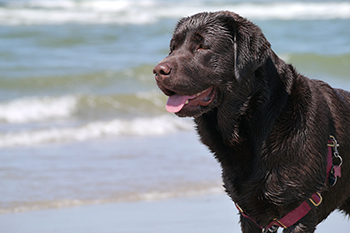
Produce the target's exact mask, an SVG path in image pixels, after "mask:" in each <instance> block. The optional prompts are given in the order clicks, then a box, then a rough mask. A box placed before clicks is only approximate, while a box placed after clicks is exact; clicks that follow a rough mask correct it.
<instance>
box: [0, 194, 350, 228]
mask: <svg viewBox="0 0 350 233" xmlns="http://www.w3.org/2000/svg"><path fill="white" fill-rule="evenodd" d="M349 227H350V222H349V221H348V219H344V216H343V215H342V214H340V213H339V212H335V213H333V214H332V215H330V216H329V218H328V219H327V220H326V221H325V222H323V223H321V224H320V225H319V226H318V227H317V230H316V232H317V233H329V232H331V231H332V232H339V233H341V232H348V231H349ZM0 231H1V232H4V233H44V232H45V233H109V232H110V233H112V232H113V233H163V232H168V233H175V232H181V233H195V232H201V233H209V232H210V233H212V232H221V233H239V232H240V227H239V224H238V213H237V210H236V209H235V208H234V206H233V204H232V202H231V201H230V200H229V198H228V197H227V196H226V195H224V194H215V195H205V196H196V197H184V198H174V199H166V200H158V201H140V202H129V203H114V204H104V205H90V206H81V207H71V208H62V209H51V210H40V211H30V212H22V213H13V214H4V215H0ZM279 232H281V229H280V230H279Z"/></svg>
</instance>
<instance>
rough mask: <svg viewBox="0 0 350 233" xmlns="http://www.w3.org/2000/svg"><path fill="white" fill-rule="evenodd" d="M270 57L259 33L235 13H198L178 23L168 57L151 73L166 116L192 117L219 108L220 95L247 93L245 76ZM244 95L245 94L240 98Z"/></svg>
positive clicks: (253, 26) (268, 46)
mask: <svg viewBox="0 0 350 233" xmlns="http://www.w3.org/2000/svg"><path fill="white" fill-rule="evenodd" d="M269 54H270V44H269V42H268V41H267V40H266V39H265V37H264V35H263V34H262V32H261V30H260V29H259V28H258V27H257V26H256V25H254V24H253V23H251V22H249V21H248V20H246V19H244V18H242V17H240V16H238V15H237V14H235V13H232V12H227V11H222V12H214V13H199V14H196V15H193V16H191V17H186V18H183V19H181V20H180V21H179V22H178V24H177V27H176V29H175V32H174V34H173V38H172V39H171V42H170V53H169V55H168V56H167V57H166V58H164V59H163V60H162V61H161V62H160V63H159V64H158V65H157V66H155V67H154V70H153V73H154V74H155V78H156V82H157V85H158V87H159V88H160V89H161V90H162V91H163V92H164V94H165V95H167V96H169V99H168V102H167V110H168V111H169V112H173V113H176V114H177V115H178V116H181V117H185V116H193V117H198V116H200V115H202V114H203V113H206V112H208V111H210V110H212V109H213V108H216V107H219V106H220V105H221V104H222V102H223V100H224V99H225V98H226V97H225V96H226V95H228V94H229V95H231V96H232V95H236V96H239V95H241V94H242V90H243V89H244V91H243V92H249V90H246V89H247V86H250V85H251V82H252V81H251V80H248V78H246V77H248V76H250V74H252V73H254V71H256V70H257V69H258V68H259V67H260V66H261V65H262V64H263V63H264V61H265V60H266V58H267V57H268V56H269ZM245 94H247V93H245Z"/></svg>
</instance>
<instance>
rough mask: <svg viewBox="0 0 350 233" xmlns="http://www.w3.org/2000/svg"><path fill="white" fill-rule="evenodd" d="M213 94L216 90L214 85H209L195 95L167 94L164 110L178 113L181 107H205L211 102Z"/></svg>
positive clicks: (213, 97)
mask: <svg viewBox="0 0 350 233" xmlns="http://www.w3.org/2000/svg"><path fill="white" fill-rule="evenodd" d="M215 95H216V90H215V88H214V87H209V88H208V89H205V90H204V91H201V92H199V93H197V94H195V95H179V94H176V93H175V94H173V95H171V96H169V99H168V102H167V104H166V110H167V111H168V112H171V113H178V112H180V111H181V110H182V109H193V108H198V107H199V106H203V107H205V106H208V105H209V104H211V103H212V102H213V100H214V99H215Z"/></svg>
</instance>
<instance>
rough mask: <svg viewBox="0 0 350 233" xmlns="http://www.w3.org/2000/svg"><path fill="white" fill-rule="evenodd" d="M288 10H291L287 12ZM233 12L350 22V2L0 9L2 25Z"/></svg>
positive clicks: (153, 1)
mask: <svg viewBox="0 0 350 233" xmlns="http://www.w3.org/2000/svg"><path fill="white" fill-rule="evenodd" d="M286 9H288V10H286ZM218 10H231V11H235V12H237V13H239V14H241V15H242V16H244V17H248V18H251V19H262V20H266V19H280V20H314V19H350V3H349V2H284V1H283V2H266V3H253V2H244V3H243V2H241V3H240V2H236V3H232V2H228V1H227V2H226V1H224V2H219V3H218V2H216V1H213V2H211V1H205V2H198V1H194V2H188V1H186V2H175V1H174V2H172V1H167V2H164V1H158V0H140V1H126V0H104V1H99V0H90V1H77V0H60V1H48V0H32V1H14V2H12V1H11V2H10V1H9V2H8V3H4V4H2V5H1V6H0V24H2V25H22V24H28V25H31V24H66V23H81V24H150V23H155V22H157V21H159V20H161V19H178V18H180V17H183V16H188V15H192V14H194V13H197V12H201V11H218Z"/></svg>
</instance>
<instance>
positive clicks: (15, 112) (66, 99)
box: [0, 96, 77, 123]
mask: <svg viewBox="0 0 350 233" xmlns="http://www.w3.org/2000/svg"><path fill="white" fill-rule="evenodd" d="M76 105H77V98H75V97H74V96H62V97H42V98H39V97H27V98H21V99H16V100H12V101H8V102H4V103H0V122H1V121H4V122H8V123H25V122H35V121H42V120H50V119H54V118H66V117H69V116H70V115H71V114H72V113H73V112H74V110H75V107H76Z"/></svg>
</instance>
